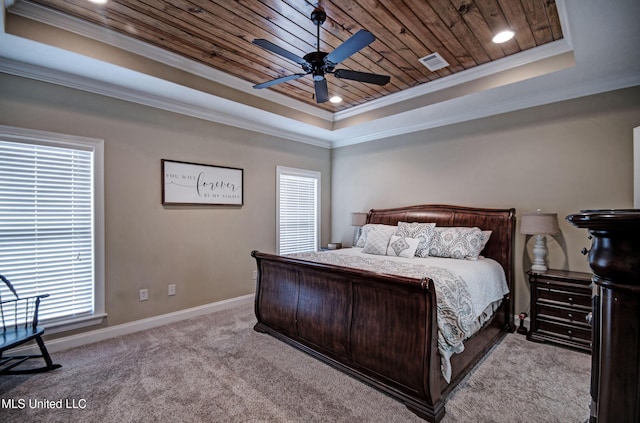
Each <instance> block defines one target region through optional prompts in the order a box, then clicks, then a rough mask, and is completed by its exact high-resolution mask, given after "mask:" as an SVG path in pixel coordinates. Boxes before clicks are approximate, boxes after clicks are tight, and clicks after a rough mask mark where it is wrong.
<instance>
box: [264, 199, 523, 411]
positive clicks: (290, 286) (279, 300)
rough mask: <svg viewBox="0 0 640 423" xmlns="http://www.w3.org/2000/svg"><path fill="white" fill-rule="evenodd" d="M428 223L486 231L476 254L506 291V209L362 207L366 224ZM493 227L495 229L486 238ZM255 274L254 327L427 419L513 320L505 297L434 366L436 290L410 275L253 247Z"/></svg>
mask: <svg viewBox="0 0 640 423" xmlns="http://www.w3.org/2000/svg"><path fill="white" fill-rule="evenodd" d="M398 221H407V222H436V223H437V224H438V225H439V226H478V227H480V228H481V229H483V230H491V231H493V232H494V233H493V235H492V238H491V239H490V241H489V244H487V248H486V249H485V253H484V254H485V255H486V256H488V257H490V258H494V259H495V260H497V261H498V262H499V263H500V264H501V265H502V266H503V268H504V269H505V273H506V275H507V284H508V285H509V289H510V292H511V293H513V278H512V275H513V270H512V253H511V249H512V236H513V230H514V226H515V210H513V209H507V210H494V209H475V208H463V207H456V206H412V207H406V208H401V209H387V210H372V211H371V212H370V213H369V217H368V222H369V223H385V224H392V225H393V224H397V222H398ZM494 235H495V237H494ZM251 254H252V256H253V257H254V258H255V259H256V263H257V268H258V279H257V286H256V300H255V313H256V317H257V320H258V323H257V324H256V326H255V329H256V330H257V331H260V332H266V333H269V334H271V335H273V336H274V337H276V338H278V339H281V340H282V341H284V342H286V343H288V344H290V345H293V346H294V347H296V348H299V349H301V350H303V351H305V352H307V353H309V354H311V355H312V356H314V357H316V358H318V359H320V360H322V361H324V362H325V363H328V364H330V365H332V366H334V367H336V368H338V369H340V370H342V371H344V372H345V373H347V374H349V375H351V376H353V377H355V378H357V379H359V380H361V381H363V382H365V383H367V384H369V385H371V386H373V387H375V388H377V389H380V390H382V391H383V392H385V393H387V394H388V395H390V396H392V397H394V398H396V399H397V400H399V401H401V402H403V403H404V404H405V405H406V406H407V407H408V408H409V409H410V410H411V411H413V412H414V413H416V414H417V415H419V416H421V417H423V418H425V419H427V420H428V421H430V422H438V421H440V419H442V417H443V416H444V414H445V403H446V396H447V395H448V394H449V392H450V391H451V390H452V389H453V387H455V385H456V384H457V383H458V382H459V381H461V380H462V379H463V378H464V376H465V375H466V374H467V373H468V372H469V371H470V370H471V369H472V368H473V366H474V365H475V364H476V363H477V362H478V361H479V360H480V359H481V358H482V357H483V356H484V355H485V354H486V352H487V351H488V350H489V349H490V348H491V347H492V346H493V345H495V343H496V342H498V341H499V340H500V339H501V337H502V336H504V335H505V334H506V333H507V332H508V331H511V330H513V329H514V326H513V305H512V301H511V300H510V296H507V297H505V300H504V301H503V304H502V306H501V307H500V309H499V311H498V313H496V315H495V316H494V318H493V319H492V320H491V321H490V322H489V323H488V324H486V325H485V326H484V328H483V329H481V331H480V332H478V333H477V334H476V335H474V336H473V337H472V338H470V339H469V340H467V341H466V342H465V351H464V352H462V353H461V354H455V355H454V356H453V357H452V359H451V364H452V378H451V383H447V382H446V381H445V380H444V378H443V377H442V373H441V371H440V355H439V353H438V348H437V338H438V337H437V330H438V329H437V321H436V304H437V303H436V293H435V289H433V287H432V286H431V284H432V281H431V280H430V279H427V278H425V279H422V280H418V279H412V278H404V277H398V276H390V275H384V274H380V273H373V272H368V271H363V270H358V269H351V268H345V267H339V266H333V265H328V264H321V263H315V262H309V261H304V260H300V259H296V258H291V257H286V256H277V255H273V254H265V253H261V252H257V251H253V252H252V253H251Z"/></svg>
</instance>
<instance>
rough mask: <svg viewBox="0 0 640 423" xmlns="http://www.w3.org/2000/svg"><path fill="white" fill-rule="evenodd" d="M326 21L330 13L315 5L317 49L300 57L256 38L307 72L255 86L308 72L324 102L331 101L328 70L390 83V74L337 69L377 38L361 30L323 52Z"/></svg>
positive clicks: (286, 78)
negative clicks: (322, 36) (322, 33)
mask: <svg viewBox="0 0 640 423" xmlns="http://www.w3.org/2000/svg"><path fill="white" fill-rule="evenodd" d="M326 20H327V14H326V13H325V12H324V9H323V8H321V7H316V8H315V9H314V10H313V12H312V13H311V21H312V22H313V23H314V24H315V25H316V27H317V50H316V51H313V52H311V53H308V54H306V55H305V56H304V57H299V56H297V55H296V54H294V53H291V52H290V51H287V50H285V49H283V48H281V47H279V46H277V45H275V44H273V43H272V42H270V41H267V40H265V39H263V38H257V39H255V40H253V43H254V44H256V45H258V46H260V47H262V48H264V49H266V50H269V51H271V52H272V53H275V54H277V55H279V56H282V57H284V58H285V59H289V60H291V61H293V62H295V63H297V64H299V65H300V66H302V70H303V71H304V73H295V74H293V75H288V76H283V77H280V78H276V79H274V80H271V81H267V82H263V83H261V84H256V85H254V86H253V88H257V89H260V88H267V87H271V86H273V85H276V84H280V83H282V82H287V81H292V80H294V79H298V78H302V77H303V76H306V75H313V85H314V88H315V93H316V102H318V103H324V102H325V101H327V100H329V90H328V88H327V80H326V78H325V75H326V74H328V73H332V74H333V75H334V76H335V77H336V78H340V79H349V80H352V81H359V82H365V83H367V84H376V85H385V84H386V83H388V82H389V80H390V79H391V77H390V76H387V75H377V74H373V73H366V72H358V71H352V70H349V69H335V67H336V65H338V63H340V62H342V61H343V60H345V59H346V58H348V57H350V56H351V55H353V54H355V53H357V52H358V51H360V50H362V49H363V48H365V47H366V46H368V45H369V44H371V43H372V42H373V41H375V39H376V38H375V37H374V36H373V34H371V33H370V32H369V31H365V30H364V29H361V30H360V31H358V32H356V33H355V34H353V35H352V36H351V37H350V38H349V39H348V40H346V41H345V42H344V43H342V44H340V45H339V46H338V47H337V48H336V49H335V50H333V51H332V52H331V53H325V52H324V51H320V26H321V25H322V24H323V23H324V21H326Z"/></svg>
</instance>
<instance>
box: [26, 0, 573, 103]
mask: <svg viewBox="0 0 640 423" xmlns="http://www.w3.org/2000/svg"><path fill="white" fill-rule="evenodd" d="M18 3H20V2H18ZM31 3H36V4H39V5H42V6H45V7H47V8H51V9H53V10H55V11H58V12H61V13H64V14H66V15H69V16H73V17H75V18H78V19H81V20H83V21H88V22H91V23H93V24H95V25H98V26H100V27H104V28H108V29H110V30H113V31H116V32H119V33H122V34H126V35H127V36H129V37H132V38H134V39H137V40H140V41H143V42H145V43H148V44H151V45H153V46H156V47H159V48H162V49H165V50H167V51H169V52H172V53H174V54H177V55H180V56H181V57H184V58H187V59H190V60H192V61H195V62H198V63H201V64H204V65H206V66H210V67H211V68H213V69H216V70H218V71H221V72H224V73H226V74H229V75H232V76H234V77H237V78H240V79H242V80H245V81H248V82H250V83H251V84H256V83H260V82H264V81H268V80H271V79H274V78H278V77H281V76H285V75H290V74H293V73H300V72H301V68H300V66H299V65H297V64H295V63H293V62H291V61H289V60H287V59H284V58H282V57H280V56H277V55H275V54H273V53H271V52H269V51H267V50H264V49H262V48H260V47H258V46H256V45H254V44H253V43H252V40H254V39H256V38H264V39H266V40H268V41H270V42H272V43H275V44H277V45H278V46H280V47H282V48H284V49H286V50H288V51H291V52H293V53H294V54H297V55H299V56H304V55H305V54H306V53H308V52H311V51H315V50H316V27H315V25H314V23H313V22H311V20H310V15H311V12H312V11H313V9H314V7H315V6H316V5H317V3H316V2H307V1H302V0H284V1H283V0H260V1H255V0H253V1H249V0H239V1H228V0H215V1H201V0H191V1H189V0H143V1H139V0H109V1H108V2H107V3H106V4H104V5H98V4H93V3H91V2H89V1H88V0H31ZM320 5H321V6H322V7H323V8H324V9H325V11H326V13H327V16H328V19H327V21H326V22H325V23H324V24H323V25H322V27H321V31H320V39H321V45H320V49H321V50H322V51H326V52H331V51H333V49H335V48H336V47H337V46H339V45H340V44H341V43H342V42H344V41H345V40H346V39H348V38H349V37H350V36H351V35H353V34H354V33H356V32H357V31H358V30H360V29H366V30H368V31H370V32H371V33H373V34H374V36H375V37H376V41H374V42H373V43H372V44H370V45H369V46H368V47H365V48H364V49H363V50H361V51H360V52H359V53H356V54H354V55H353V56H351V57H350V58H348V59H346V60H345V61H344V62H342V63H341V64H340V67H341V68H346V69H351V70H356V71H362V72H369V73H377V74H384V75H390V76H391V82H390V83H388V84H387V85H385V86H382V87H380V86H377V85H371V84H365V83H361V82H355V81H348V80H344V79H337V78H335V77H334V76H333V75H329V76H327V79H328V83H329V93H330V95H339V96H341V97H342V98H343V99H344V101H343V102H342V103H341V104H338V105H334V104H332V103H328V102H327V103H323V104H320V105H318V104H316V102H315V99H314V89H313V80H312V79H311V77H310V76H307V77H304V78H300V79H297V80H295V81H290V82H287V83H283V84H279V85H276V86H274V87H272V88H269V90H273V91H275V92H278V93H280V94H282V95H284V96H287V97H289V98H292V99H295V100H298V101H301V102H304V103H307V104H309V105H313V106H314V107H320V108H322V109H324V110H326V111H329V112H338V111H342V110H346V109H349V108H351V107H353V106H356V105H362V104H364V103H366V102H368V101H371V100H375V99H380V98H382V97H385V96H388V95H390V94H394V93H398V92H401V91H403V90H408V89H410V88H414V87H417V86H421V85H423V84H427V83H429V82H430V81H435V80H438V79H443V78H446V77H447V76H450V75H453V74H456V73H459V72H461V71H464V70H468V69H472V68H474V67H477V66H479V65H483V64H487V63H490V62H494V61H499V60H500V59H503V58H505V57H508V56H511V55H514V54H516V53H520V52H523V51H526V50H529V49H532V48H535V47H538V46H541V45H544V44H547V43H551V42H553V41H557V40H559V39H562V38H563V33H562V29H561V25H560V18H559V15H558V10H557V8H556V3H555V1H554V0H476V1H473V0H402V1H400V0H394V1H391V0H355V1H348V2H344V1H328V0H323V1H321V2H320ZM506 28H509V29H512V30H513V31H515V33H516V35H515V37H514V38H513V39H512V40H511V41H508V42H506V43H504V44H499V45H498V44H494V43H493V42H492V41H491V38H492V37H493V35H494V34H496V33H497V32H499V31H500V30H503V29H506ZM432 53H438V54H440V56H442V58H443V59H444V60H446V61H447V62H448V63H449V64H450V66H448V67H446V68H444V69H441V70H437V71H434V72H431V71H430V70H429V69H427V67H425V66H424V65H423V64H422V63H421V62H420V60H419V59H420V58H422V57H425V56H428V55H430V54H432Z"/></svg>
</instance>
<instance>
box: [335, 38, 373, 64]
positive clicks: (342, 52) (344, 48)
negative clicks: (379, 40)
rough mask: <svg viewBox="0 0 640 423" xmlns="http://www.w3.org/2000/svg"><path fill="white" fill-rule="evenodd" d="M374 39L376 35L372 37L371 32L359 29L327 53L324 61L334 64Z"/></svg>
mask: <svg viewBox="0 0 640 423" xmlns="http://www.w3.org/2000/svg"><path fill="white" fill-rule="evenodd" d="M375 39H376V37H374V36H373V34H372V33H370V32H369V31H365V30H364V29H361V30H360V31H358V32H356V33H355V34H353V35H352V36H351V37H349V39H348V40H347V41H345V42H344V43H342V44H340V45H339V46H338V47H337V48H336V49H335V50H333V51H332V52H331V53H329V54H328V55H327V57H325V58H324V62H325V63H330V64H331V65H333V66H335V65H337V64H338V63H340V62H342V61H343V60H344V59H346V58H347V57H349V56H351V55H352V54H354V53H357V52H358V51H360V50H362V49H363V48H365V47H366V46H368V45H369V44H371V43H372V42H374V41H375Z"/></svg>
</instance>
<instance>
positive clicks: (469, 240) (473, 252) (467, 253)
mask: <svg viewBox="0 0 640 423" xmlns="http://www.w3.org/2000/svg"><path fill="white" fill-rule="evenodd" d="M488 239H489V237H488V236H486V234H483V233H482V231H481V230H480V228H475V227H474V228H466V227H437V228H435V235H434V237H433V239H432V241H431V246H430V247H429V255H430V256H433V257H447V258H455V259H468V260H477V259H478V256H479V255H480V252H481V251H482V248H484V246H485V244H486V242H487V240H488Z"/></svg>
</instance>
